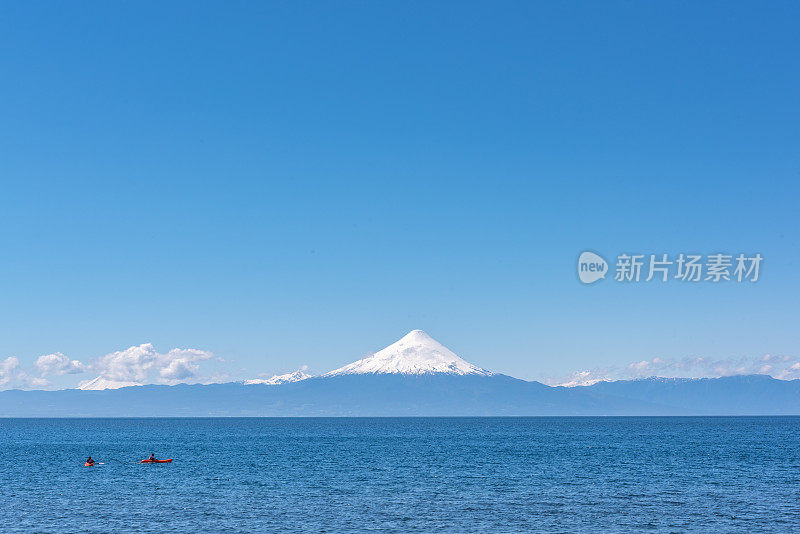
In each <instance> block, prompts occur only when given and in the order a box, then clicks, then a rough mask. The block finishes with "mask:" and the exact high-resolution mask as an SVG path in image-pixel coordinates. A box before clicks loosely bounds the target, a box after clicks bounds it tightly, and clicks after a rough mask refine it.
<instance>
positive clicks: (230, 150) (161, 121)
mask: <svg viewBox="0 0 800 534" xmlns="http://www.w3.org/2000/svg"><path fill="white" fill-rule="evenodd" d="M798 16H800V8H798V6H797V4H793V3H770V4H758V3H755V2H752V3H740V2H732V3H724V4H723V3H696V2H673V3H669V4H656V3H631V2H608V3H602V4H600V3H589V2H578V3H558V4H556V3H552V4H550V5H548V4H545V3H534V2H483V3H469V2H459V3H456V2H438V3H428V2H425V3H423V2H419V3H414V2H396V3H395V2H344V3H323V2H318V3H315V2H281V3H277V2H261V3H257V2H249V3H248V2H230V3H222V2H217V3H214V2H199V3H197V2H191V3H188V2H187V3H180V2H173V3H170V4H169V5H167V6H165V5H162V4H161V3H149V4H148V3H144V2H136V3H133V2H114V3H107V2H85V3H79V4H78V3H74V4H67V3H56V2H31V3H25V4H19V3H17V4H11V3H7V4H3V5H2V6H0V72H2V73H3V80H4V81H3V83H2V84H0V180H2V191H3V194H2V195H0V247H1V248H0V302H2V306H0V360H3V359H4V358H8V357H15V358H18V360H19V362H20V363H19V368H20V369H23V368H30V366H31V365H33V362H34V361H35V360H36V358H37V357H38V356H40V355H43V354H50V353H54V352H61V353H63V354H65V355H67V356H68V357H69V358H72V359H77V360H80V361H81V362H91V361H93V360H94V359H96V358H98V357H100V356H103V355H104V354H107V353H110V352H113V351H118V350H122V349H126V348H127V347H130V346H136V345H141V344H143V343H148V342H149V343H152V344H153V345H154V346H155V347H156V349H157V350H159V351H162V352H166V351H168V350H170V349H172V348H174V347H181V348H195V349H200V350H204V351H210V352H213V353H214V355H215V356H216V357H217V358H222V359H224V360H226V361H225V362H218V361H217V360H208V361H205V362H204V363H203V365H204V371H203V372H205V373H207V374H211V373H222V372H227V373H229V374H230V376H231V377H252V376H255V375H257V374H259V373H272V372H279V371H286V370H292V369H296V368H297V367H299V366H300V365H308V366H309V368H310V369H311V370H312V371H315V372H324V371H327V370H330V369H332V368H335V367H338V366H340V365H343V364H344V363H347V362H349V361H352V360H354V359H357V358H359V357H361V356H362V355H364V354H365V353H366V352H368V351H374V350H378V349H380V348H382V347H383V346H385V345H387V344H389V343H391V342H392V341H394V340H396V339H397V338H399V337H400V336H402V335H403V334H404V333H406V332H407V331H409V330H411V329H414V328H421V329H424V330H426V331H427V332H428V333H429V334H431V335H432V336H433V337H435V338H436V339H438V340H439V341H440V342H442V343H443V344H445V345H446V346H448V347H449V348H451V349H452V350H454V351H455V352H456V353H458V354H459V355H461V356H462V357H464V358H465V359H467V360H469V361H471V362H474V363H476V364H478V365H480V366H482V367H486V368H489V369H492V370H495V371H499V372H505V373H508V374H512V375H514V376H519V377H524V378H535V379H546V378H549V377H554V376H563V375H567V374H569V373H572V372H573V371H576V370H580V369H590V368H604V367H613V366H617V367H624V366H626V365H628V364H629V363H630V362H636V361H640V360H648V359H651V358H654V357H659V358H668V359H680V358H685V357H690V356H702V357H707V358H714V359H720V360H722V359H730V358H742V357H753V358H756V357H761V356H763V355H765V354H773V355H775V354H781V355H792V356H793V357H795V356H800V332H799V331H798V329H797V323H798V318H799V316H798V311H797V296H798V294H800V291H798V290H800V282H798V271H797V269H798V268H800V261H798V260H800V240H799V239H798V237H800V231H799V230H798V228H799V227H800V216H798V211H797V204H798V200H799V199H800V185H798V179H800V165H799V163H800V161H799V160H800V158H799V157H798V155H800V143H799V142H798V141H800V133H799V132H800V130H798V127H797V125H798V123H799V122H798V119H800V116H799V115H800V113H799V112H800V104H798V101H799V99H798V98H797V95H798V94H799V92H800V69H798V68H797V58H798V53H799V52H800V46H799V43H798V37H797V32H796V21H797V20H798ZM587 249H589V250H595V251H598V252H600V253H601V254H603V255H604V256H605V257H606V258H607V259H609V260H613V259H614V258H615V257H616V255H617V254H619V253H621V252H639V253H659V254H660V253H668V254H671V255H674V254H678V253H681V252H698V253H702V254H711V253H715V252H728V253H731V254H737V253H739V252H744V253H756V252H758V253H761V254H762V256H764V258H765V259H764V264H763V266H762V272H761V279H760V280H759V281H758V282H757V283H755V284H735V283H728V284H719V285H714V284H710V283H703V284H695V285H691V284H680V283H677V282H675V283H673V282H670V283H667V284H655V283H651V284H645V283H639V284H628V285H625V284H619V283H614V282H613V281H611V280H604V281H602V282H600V283H598V284H595V285H592V286H584V285H581V284H580V283H579V282H578V280H577V277H576V272H575V262H576V259H577V256H578V255H579V254H580V253H581V252H582V251H584V250H587ZM28 373H29V374H30V373H33V371H32V370H29V371H28ZM94 374H96V373H94ZM92 375H93V373H87V374H86V375H63V376H53V377H49V378H48V379H49V380H50V382H51V384H53V385H69V384H72V383H75V382H76V381H77V380H78V379H81V378H88V377H90V376H92ZM9 384H10V383H9ZM9 384H6V387H10V385H9ZM0 387H2V386H0Z"/></svg>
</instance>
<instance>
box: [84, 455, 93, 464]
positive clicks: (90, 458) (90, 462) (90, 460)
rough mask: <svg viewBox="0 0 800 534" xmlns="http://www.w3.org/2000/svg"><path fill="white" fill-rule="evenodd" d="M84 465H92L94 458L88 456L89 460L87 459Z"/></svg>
mask: <svg viewBox="0 0 800 534" xmlns="http://www.w3.org/2000/svg"><path fill="white" fill-rule="evenodd" d="M86 463H87V464H93V463H94V458H92V457H91V456H89V459H88V460H86Z"/></svg>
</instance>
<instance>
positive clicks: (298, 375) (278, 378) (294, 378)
mask: <svg viewBox="0 0 800 534" xmlns="http://www.w3.org/2000/svg"><path fill="white" fill-rule="evenodd" d="M303 369H305V367H304V368H303ZM303 369H298V370H297V371H295V372H293V373H286V374H282V375H275V376H272V377H270V378H253V379H250V380H245V381H244V382H242V383H243V384H244V385H245V386H251V385H255V384H263V385H266V386H277V385H279V384H288V383H290V382H300V381H301V380H305V379H306V378H311V375H309V374H306V373H305V372H303Z"/></svg>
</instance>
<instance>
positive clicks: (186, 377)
mask: <svg viewBox="0 0 800 534" xmlns="http://www.w3.org/2000/svg"><path fill="white" fill-rule="evenodd" d="M212 357H213V354H212V353H210V352H208V351H204V350H197V349H172V350H170V351H169V352H166V353H160V352H157V351H156V350H155V348H154V347H153V345H152V344H151V343H145V344H143V345H139V346H133V347H130V348H127V349H125V350H121V351H117V352H112V353H110V354H106V355H105V356H102V357H100V358H98V359H97V361H96V362H95V363H94V364H93V366H92V367H93V369H95V371H98V372H99V373H100V376H102V377H103V378H105V379H108V380H113V381H118V382H136V383H142V384H144V383H148V382H149V383H159V384H174V383H177V382H181V381H183V382H187V381H188V382H191V381H194V380H197V379H198V373H199V370H200V367H199V365H198V363H199V362H201V361H204V360H209V359H211V358H212Z"/></svg>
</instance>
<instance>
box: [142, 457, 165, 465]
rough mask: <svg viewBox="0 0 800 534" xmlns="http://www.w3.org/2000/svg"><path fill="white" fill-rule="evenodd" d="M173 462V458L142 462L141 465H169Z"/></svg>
mask: <svg viewBox="0 0 800 534" xmlns="http://www.w3.org/2000/svg"><path fill="white" fill-rule="evenodd" d="M171 461H172V458H170V459H169V460H142V461H141V462H140V463H143V464H168V463H170V462H171Z"/></svg>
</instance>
